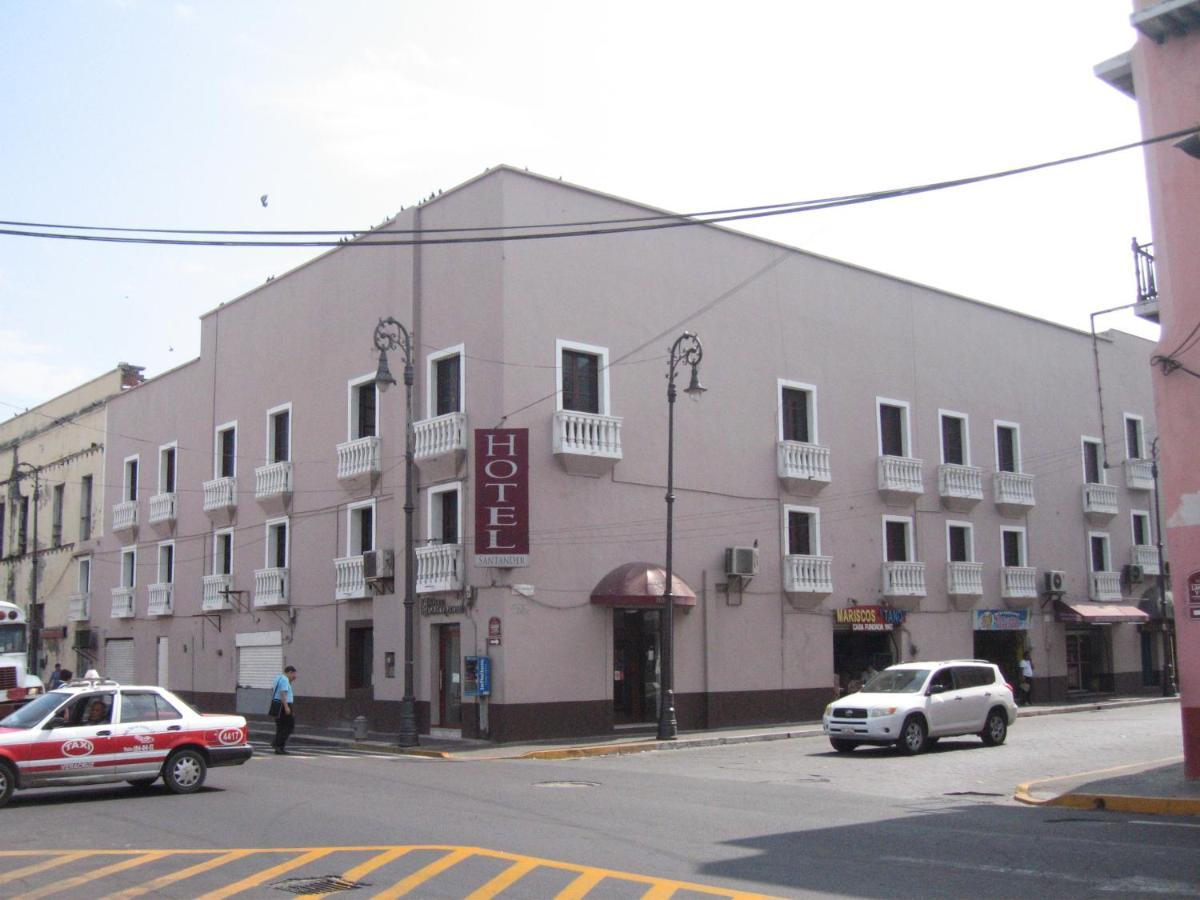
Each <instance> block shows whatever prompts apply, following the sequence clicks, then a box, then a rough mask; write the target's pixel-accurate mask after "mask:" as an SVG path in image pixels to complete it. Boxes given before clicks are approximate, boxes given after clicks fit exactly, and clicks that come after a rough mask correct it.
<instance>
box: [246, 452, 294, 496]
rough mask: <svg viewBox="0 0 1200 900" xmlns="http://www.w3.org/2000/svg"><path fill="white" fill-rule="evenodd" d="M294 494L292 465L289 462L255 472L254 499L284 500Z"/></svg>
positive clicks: (271, 465) (271, 464)
mask: <svg viewBox="0 0 1200 900" xmlns="http://www.w3.org/2000/svg"><path fill="white" fill-rule="evenodd" d="M291 493H292V464H291V463H290V462H288V461H287V460H284V461H283V462H276V463H269V464H267V465H265V466H259V467H258V468H257V469H255V470H254V499H256V500H259V501H262V500H274V499H280V500H281V499H283V498H285V497H287V496H289V495H290V494H291Z"/></svg>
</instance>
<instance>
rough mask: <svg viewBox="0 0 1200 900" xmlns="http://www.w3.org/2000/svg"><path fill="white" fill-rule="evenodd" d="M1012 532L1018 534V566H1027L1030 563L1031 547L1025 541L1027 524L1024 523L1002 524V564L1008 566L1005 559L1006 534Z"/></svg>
mask: <svg viewBox="0 0 1200 900" xmlns="http://www.w3.org/2000/svg"><path fill="white" fill-rule="evenodd" d="M1009 532H1012V533H1013V534H1016V535H1017V536H1018V540H1017V558H1018V560H1019V562H1018V563H1017V566H1016V567H1017V568H1025V567H1026V566H1028V565H1029V552H1028V551H1029V548H1028V546H1027V545H1026V543H1025V526H1024V525H1002V526H1001V527H1000V565H1001V567H1003V566H1007V565H1008V563H1006V562H1005V561H1004V535H1006V534H1008V533H1009Z"/></svg>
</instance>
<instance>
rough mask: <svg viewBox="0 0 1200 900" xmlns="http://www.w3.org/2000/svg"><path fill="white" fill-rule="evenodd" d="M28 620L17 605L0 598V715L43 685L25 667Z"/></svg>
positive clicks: (22, 703)
mask: <svg viewBox="0 0 1200 900" xmlns="http://www.w3.org/2000/svg"><path fill="white" fill-rule="evenodd" d="M28 661H29V623H28V622H26V621H25V612H24V610H22V609H21V607H19V606H17V605H16V604H13V603H8V602H7V601H4V600H0V716H7V715H8V714H9V713H10V712H12V711H13V710H14V709H16V708H17V707H19V706H24V705H25V704H26V703H28V702H29V701H30V700H32V699H33V698H34V697H36V696H38V695H39V694H41V693H42V692H43V691H44V690H45V688H44V686H43V685H42V680H41V679H40V678H38V677H37V676H36V675H34V674H32V673H30V672H29V670H28Z"/></svg>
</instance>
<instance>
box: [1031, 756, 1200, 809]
mask: <svg viewBox="0 0 1200 900" xmlns="http://www.w3.org/2000/svg"><path fill="white" fill-rule="evenodd" d="M1182 760H1183V757H1182V756H1166V757H1163V758H1162V759H1151V760H1146V761H1145V762H1137V763H1125V764H1123V765H1120V766H1111V767H1109V768H1107V769H1093V770H1091V771H1090V772H1079V773H1077V774H1073V775H1055V776H1054V777H1052V778H1041V779H1038V780H1037V781H1026V782H1024V783H1023V784H1019V785H1017V789H1016V791H1015V792H1014V793H1013V799H1014V800H1016V801H1017V802H1019V803H1025V804H1028V805H1030V806H1066V807H1070V808H1072V809H1118V806H1117V805H1112V804H1110V803H1109V802H1108V801H1109V799H1112V800H1115V801H1117V802H1118V803H1119V804H1120V808H1121V810H1122V811H1124V812H1146V813H1150V814H1153V813H1154V812H1155V810H1157V809H1166V808H1170V809H1172V810H1174V809H1184V810H1200V800H1189V799H1182V798H1180V799H1176V798H1170V797H1161V798H1158V797H1121V796H1119V795H1102V794H1080V793H1076V792H1074V791H1069V790H1068V791H1066V792H1065V793H1063V794H1059V795H1058V796H1055V797H1043V798H1038V797H1035V796H1033V792H1034V791H1035V790H1038V789H1039V788H1042V787H1044V786H1046V785H1049V784H1053V783H1054V782H1057V781H1073V780H1078V779H1086V778H1093V777H1095V776H1098V775H1112V774H1115V773H1117V772H1127V771H1129V770H1131V769H1147V768H1150V767H1152V766H1160V765H1166V764H1167V763H1176V762H1181V761H1182ZM1131 801H1144V804H1143V805H1141V806H1139V807H1138V808H1136V809H1134V808H1132V807H1131V806H1129V803H1130V802H1131ZM1159 814H1160V815H1197V814H1200V813H1197V812H1161V813H1159Z"/></svg>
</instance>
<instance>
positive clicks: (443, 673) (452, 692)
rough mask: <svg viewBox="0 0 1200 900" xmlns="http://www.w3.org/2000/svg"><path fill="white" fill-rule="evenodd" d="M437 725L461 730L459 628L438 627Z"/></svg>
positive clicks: (450, 626) (454, 626)
mask: <svg viewBox="0 0 1200 900" xmlns="http://www.w3.org/2000/svg"><path fill="white" fill-rule="evenodd" d="M436 631H437V647H438V654H437V660H438V723H437V724H438V725H439V726H441V727H442V728H462V654H461V651H460V639H459V626H458V625H438V626H436Z"/></svg>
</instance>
